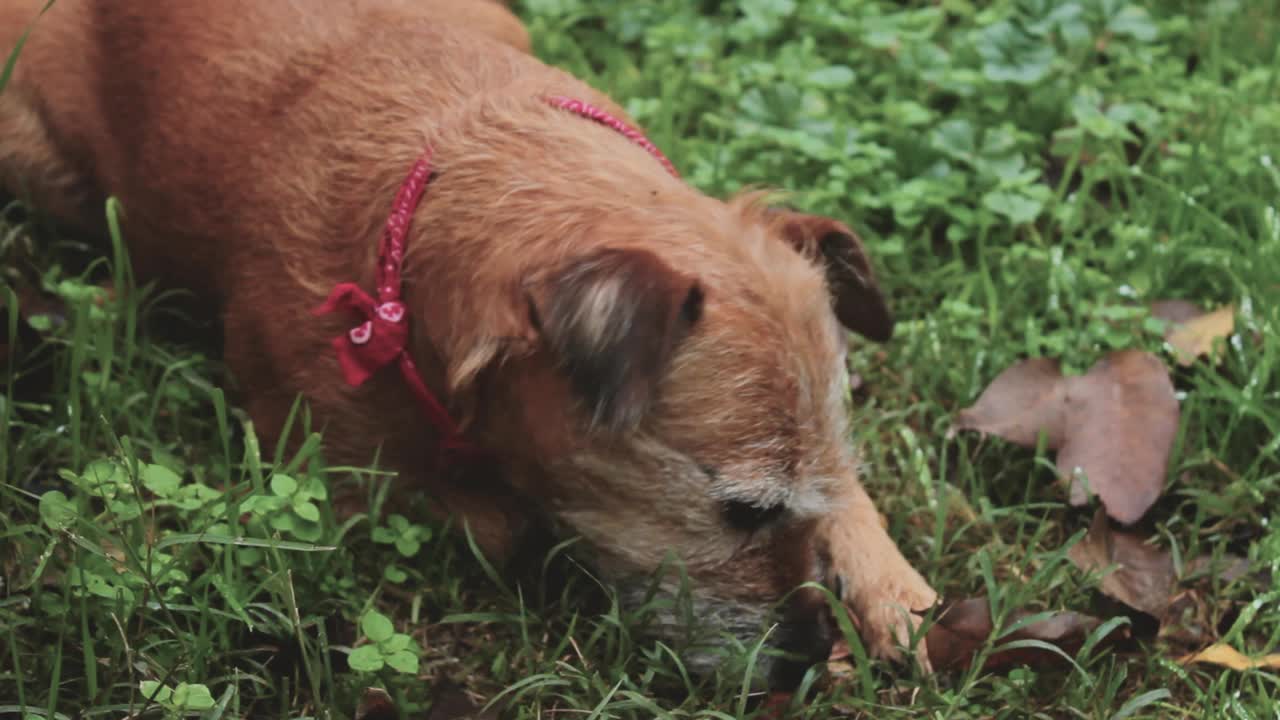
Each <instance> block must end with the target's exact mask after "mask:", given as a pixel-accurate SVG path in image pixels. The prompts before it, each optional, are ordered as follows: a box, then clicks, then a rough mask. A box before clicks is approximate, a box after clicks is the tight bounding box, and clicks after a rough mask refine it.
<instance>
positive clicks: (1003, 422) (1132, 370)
mask: <svg viewBox="0 0 1280 720" xmlns="http://www.w3.org/2000/svg"><path fill="white" fill-rule="evenodd" d="M1179 414H1180V409H1179V407H1178V400H1177V398H1176V397H1175V396H1174V392H1173V383H1172V382H1170V380H1169V373H1168V370H1167V369H1166V368H1165V367H1164V364H1163V363H1162V362H1160V359H1159V358H1157V357H1156V356H1154V355H1152V354H1151V353H1147V352H1142V351H1138V350H1122V351H1118V352H1113V353H1110V354H1108V355H1107V356H1106V357H1104V358H1103V359H1101V360H1099V361H1098V362H1097V363H1096V364H1095V365H1094V366H1093V367H1092V368H1090V369H1089V372H1088V373H1086V374H1085V375H1083V376H1076V377H1063V376H1062V373H1061V370H1060V369H1059V366H1058V363H1057V362H1056V361H1054V360H1049V359H1046V358H1035V359H1031V360H1025V361H1023V362H1020V363H1018V364H1016V365H1014V366H1012V367H1010V368H1009V369H1008V370H1005V371H1004V372H1002V373H1000V375H999V376H997V377H996V379H995V380H994V381H992V383H991V385H990V386H988V387H987V389H986V390H984V391H983V393H982V395H981V396H979V398H978V401H977V402H976V403H974V405H973V406H972V407H970V408H966V409H964V410H961V411H960V412H959V413H958V414H957V416H956V426H957V427H958V428H959V429H963V430H975V431H977V432H981V433H984V434H989V435H996V436H997V437H1001V438H1004V439H1006V440H1008V441H1010V442H1013V443H1017V444H1019V445H1023V446H1027V447H1035V445H1036V443H1037V441H1038V439H1039V436H1040V433H1042V432H1043V433H1044V434H1045V438H1046V444H1047V447H1048V448H1049V449H1051V450H1057V451H1058V455H1057V465H1058V472H1059V474H1060V475H1061V476H1063V477H1065V478H1068V479H1069V480H1070V483H1071V489H1070V495H1069V497H1070V502H1071V504H1072V505H1083V504H1085V503H1087V502H1088V500H1089V492H1088V491H1089V490H1092V491H1093V492H1094V493H1096V494H1097V495H1098V496H1099V497H1100V498H1101V500H1102V504H1103V506H1104V507H1105V508H1106V509H1107V513H1108V514H1109V515H1110V516H1111V517H1113V518H1115V519H1116V520H1119V521H1120V522H1123V523H1125V524H1132V523H1134V522H1137V521H1138V520H1139V519H1141V518H1142V515H1143V514H1144V513H1146V511H1147V509H1148V508H1150V507H1151V504H1152V503H1154V502H1155V501H1156V499H1157V498H1158V497H1159V496H1160V493H1161V492H1162V491H1163V490H1164V482H1165V474H1166V471H1167V468H1168V462H1169V451H1170V450H1171V449H1172V448H1173V439H1174V436H1175V435H1176V434H1177V430H1178V418H1179ZM1085 478H1087V479H1088V487H1087V488H1086V485H1085V483H1084V479H1085Z"/></svg>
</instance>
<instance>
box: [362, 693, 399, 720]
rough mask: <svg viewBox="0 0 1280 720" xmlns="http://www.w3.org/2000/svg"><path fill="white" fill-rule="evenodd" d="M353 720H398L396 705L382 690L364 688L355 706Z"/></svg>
mask: <svg viewBox="0 0 1280 720" xmlns="http://www.w3.org/2000/svg"><path fill="white" fill-rule="evenodd" d="M354 717H355V720H399V717H400V714H399V713H398V712H396V705H395V703H394V702H392V700H391V696H390V695H388V694H387V691H386V690H383V689H382V688H375V687H371V688H365V689H364V694H363V695H361V696H360V703H359V704H358V705H356V713H355V716H354Z"/></svg>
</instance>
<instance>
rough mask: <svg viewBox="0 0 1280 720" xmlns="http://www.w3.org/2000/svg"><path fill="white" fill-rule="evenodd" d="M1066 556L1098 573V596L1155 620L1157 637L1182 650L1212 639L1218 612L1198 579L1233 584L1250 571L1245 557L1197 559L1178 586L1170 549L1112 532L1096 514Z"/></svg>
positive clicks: (1108, 522)
mask: <svg viewBox="0 0 1280 720" xmlns="http://www.w3.org/2000/svg"><path fill="white" fill-rule="evenodd" d="M1067 554H1068V557H1069V558H1070V559H1071V562H1072V563H1073V564H1075V565H1076V567H1078V568H1080V569H1081V570H1084V571H1085V572H1100V573H1103V574H1102V576H1101V579H1100V580H1099V582H1098V590H1099V591H1101V592H1102V594H1104V595H1106V596H1107V597H1109V598H1111V599H1113V600H1116V601H1119V602H1121V603H1123V604H1124V605H1127V606H1128V607H1131V608H1133V609H1134V610H1138V611H1139V612H1143V613H1146V614H1147V615H1150V616H1151V617H1153V618H1155V619H1156V620H1157V621H1158V622H1159V631H1158V637H1159V638H1160V639H1161V640H1162V641H1164V642H1167V643H1170V644H1171V645H1174V646H1177V647H1183V648H1191V647H1203V646H1204V644H1205V643H1207V642H1209V641H1211V640H1213V639H1214V638H1215V637H1216V636H1217V618H1219V617H1220V613H1221V608H1215V607H1214V606H1213V604H1212V603H1211V601H1210V597H1209V596H1208V594H1207V593H1205V592H1204V588H1203V587H1199V586H1197V585H1198V583H1196V582H1194V581H1195V580H1201V581H1203V580H1204V578H1203V577H1197V576H1203V575H1204V574H1209V575H1210V576H1211V577H1212V578H1213V579H1215V580H1217V581H1219V582H1232V581H1234V580H1237V579H1239V578H1241V577H1243V576H1244V575H1245V574H1247V573H1248V571H1249V562H1248V561H1247V560H1245V559H1244V558H1240V557H1236V556H1230V555H1228V556H1225V557H1222V558H1214V557H1211V556H1201V557H1197V558H1193V559H1192V560H1190V561H1188V562H1187V563H1186V565H1185V566H1184V571H1185V575H1184V578H1182V579H1189V580H1191V581H1192V587H1183V586H1180V582H1179V581H1180V578H1179V577H1178V576H1177V572H1176V570H1175V568H1174V563H1173V555H1172V554H1171V553H1170V552H1169V551H1167V550H1163V549H1161V548H1159V547H1157V546H1155V545H1152V544H1150V543H1148V542H1146V541H1145V540H1144V539H1143V538H1142V537H1140V536H1138V535H1136V534H1134V533H1130V532H1125V531H1123V530H1118V529H1116V528H1113V527H1112V526H1111V522H1110V521H1109V520H1108V519H1107V516H1106V514H1105V513H1104V512H1103V511H1101V510H1099V511H1098V513H1097V514H1096V515H1095V516H1094V519H1093V524H1092V525H1091V526H1090V527H1089V532H1088V533H1086V534H1085V536H1084V538H1083V539H1082V540H1081V541H1080V542H1078V543H1076V544H1075V545H1073V546H1071V549H1070V550H1069V551H1068V553H1067ZM1219 563H1220V564H1219Z"/></svg>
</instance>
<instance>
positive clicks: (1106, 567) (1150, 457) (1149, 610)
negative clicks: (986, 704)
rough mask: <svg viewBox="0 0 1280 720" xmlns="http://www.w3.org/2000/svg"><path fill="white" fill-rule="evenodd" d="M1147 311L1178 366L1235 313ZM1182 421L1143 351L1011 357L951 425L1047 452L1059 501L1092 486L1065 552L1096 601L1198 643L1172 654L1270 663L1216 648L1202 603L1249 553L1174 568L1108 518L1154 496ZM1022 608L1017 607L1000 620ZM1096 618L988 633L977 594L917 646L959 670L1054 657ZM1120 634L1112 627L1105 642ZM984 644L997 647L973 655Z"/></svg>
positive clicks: (1275, 659)
mask: <svg viewBox="0 0 1280 720" xmlns="http://www.w3.org/2000/svg"><path fill="white" fill-rule="evenodd" d="M1150 312H1151V314H1152V316H1153V317H1155V318H1158V319H1160V320H1163V321H1165V322H1166V323H1167V325H1166V328H1165V341H1166V342H1167V343H1168V345H1169V346H1170V347H1171V348H1172V349H1173V351H1174V357H1175V360H1176V362H1178V363H1179V364H1181V365H1184V366H1185V365H1190V364H1192V363H1194V362H1195V361H1196V360H1197V359H1198V358H1201V357H1209V358H1211V359H1216V356H1215V353H1216V352H1217V351H1218V350H1219V349H1220V348H1221V344H1220V341H1221V340H1222V339H1224V338H1227V337H1229V336H1230V335H1231V334H1232V332H1234V316H1235V311H1234V307H1232V306H1229V305H1228V306H1224V307H1222V308H1220V309H1218V310H1215V311H1213V312H1207V313H1206V312H1204V311H1203V310H1201V309H1200V307H1198V306H1197V305H1195V304H1194V303H1190V302H1187V301H1182V300H1167V301H1158V302H1155V303H1152V305H1151V306H1150ZM1179 421H1180V408H1179V403H1178V399H1177V396H1176V395H1175V393H1174V387H1173V383H1172V381H1171V379H1170V375H1169V369H1168V368H1167V367H1166V366H1165V364H1164V362H1162V361H1161V360H1160V358H1159V357H1157V356H1155V355H1153V354H1152V353H1149V352H1144V351H1141V350H1120V351H1115V352H1111V353H1109V354H1107V355H1106V356H1104V357H1103V358H1102V359H1101V360H1099V361H1098V362H1097V363H1096V364H1095V365H1094V366H1093V367H1091V368H1090V369H1089V370H1088V372H1086V373H1085V374H1084V375H1080V376H1065V375H1063V374H1062V370H1061V365H1060V363H1059V362H1058V361H1057V360H1055V359H1052V358H1031V359H1027V360H1023V361H1022V362H1019V363H1016V364H1015V365H1013V366H1011V367H1009V368H1007V369H1006V370H1005V371H1003V372H1001V373H1000V374H999V375H998V376H997V377H996V378H995V379H994V380H993V381H992V382H991V384H990V385H988V386H987V388H986V389H985V390H984V391H983V392H982V394H981V395H980V396H979V397H978V399H977V401H976V402H975V403H974V404H973V405H972V406H971V407H968V408H965V409H964V410H961V411H960V412H959V413H958V414H957V416H956V421H955V425H954V430H970V431H976V432H979V433H981V434H983V435H994V436H996V437H1000V438H1002V439H1004V440H1007V441H1009V442H1012V443H1014V444H1017V445H1021V446H1024V447H1030V448H1036V447H1040V446H1041V445H1043V447H1045V448H1046V449H1048V450H1052V451H1056V453H1057V455H1056V458H1055V464H1056V467H1057V470H1058V474H1059V477H1060V478H1062V479H1065V480H1067V481H1068V482H1069V494H1068V499H1069V502H1070V503H1071V504H1072V505H1074V506H1080V505H1085V504H1087V503H1088V502H1089V499H1090V496H1091V495H1096V496H1097V497H1098V498H1099V500H1100V501H1101V507H1100V508H1099V509H1098V511H1097V512H1096V513H1095V514H1094V518H1093V522H1092V524H1091V526H1090V528H1089V530H1088V531H1087V532H1086V533H1085V536H1084V537H1083V538H1082V539H1081V540H1080V541H1079V542H1077V543H1076V544H1074V545H1072V546H1071V548H1070V549H1069V550H1068V557H1069V559H1070V561H1071V562H1072V563H1073V564H1074V565H1075V566H1076V567H1077V568H1079V569H1080V570H1081V571H1082V572H1085V573H1091V574H1093V573H1096V574H1097V575H1098V590H1099V592H1101V593H1102V594H1103V595H1104V596H1106V597H1108V598H1110V599H1111V600H1113V601H1116V602H1118V603H1120V604H1121V605H1123V606H1125V607H1127V608H1130V609H1132V610H1134V611H1137V612H1139V613H1142V614H1144V615H1147V616H1150V617H1151V618H1154V619H1155V620H1156V622H1157V628H1158V630H1157V633H1158V638H1159V639H1160V640H1161V641H1162V642H1165V643H1166V644H1169V645H1173V646H1181V647H1184V648H1190V647H1195V648H1204V649H1202V650H1200V651H1199V652H1193V653H1189V654H1186V655H1184V656H1182V657H1180V658H1178V662H1180V663H1182V664H1191V663H1211V664H1215V665H1219V666H1221V667H1228V668H1232V669H1236V670H1244V669H1252V668H1267V669H1280V655H1266V656H1262V657H1255V658H1251V657H1248V656H1246V655H1244V654H1242V653H1240V652H1239V651H1238V650H1236V649H1235V648H1232V647H1231V646H1229V645H1225V644H1222V643H1214V641H1215V640H1216V639H1217V636H1218V633H1217V622H1218V620H1219V618H1220V617H1221V615H1222V612H1221V610H1222V608H1221V607H1213V606H1211V601H1210V599H1209V595H1208V593H1207V592H1206V591H1205V590H1204V588H1203V586H1204V585H1206V584H1210V583H1213V584H1218V583H1230V582H1233V581H1235V580H1238V579H1240V578H1241V577H1243V576H1245V575H1246V574H1247V573H1248V572H1249V570H1250V568H1249V563H1248V562H1247V561H1246V560H1244V559H1243V558H1239V557H1235V556H1225V557H1221V558H1211V557H1207V556H1206V557H1197V558H1193V559H1191V560H1189V561H1186V562H1183V563H1178V562H1177V561H1176V559H1175V556H1174V554H1173V553H1172V552H1170V551H1169V550H1166V549H1163V548H1161V547H1159V546H1158V545H1156V544H1154V543H1152V542H1150V541H1149V540H1148V538H1146V537H1144V536H1143V535H1142V534H1140V533H1138V532H1135V531H1133V530H1126V529H1124V528H1121V527H1116V526H1115V524H1114V523H1113V522H1112V521H1113V520H1114V521H1116V522H1118V523H1119V524H1120V525H1123V526H1130V527H1131V526H1134V525H1136V524H1137V523H1139V522H1140V521H1141V520H1142V519H1143V518H1144V516H1145V515H1146V513H1147V511H1148V510H1149V509H1150V508H1151V506H1152V505H1153V504H1154V503H1155V501H1156V500H1157V499H1158V498H1159V497H1160V496H1161V494H1162V493H1163V491H1164V488H1165V480H1166V477H1167V474H1168V466H1169V459H1170V454H1171V452H1172V449H1173V444H1174V440H1175V438H1176V436H1177V431H1178V427H1179ZM1179 565H1181V566H1179ZM1029 616H1030V614H1029V613H1026V612H1021V611H1020V612H1018V613H1014V614H1013V617H1011V618H1010V620H1009V625H1006V626H1005V627H1006V628H1007V627H1009V626H1016V625H1017V623H1018V622H1019V621H1020V620H1022V619H1025V618H1027V617H1029ZM1102 623H1103V621H1102V620H1100V619H1099V618H1097V617H1093V616H1090V615H1084V614H1080V613H1075V612H1070V611H1064V612H1059V613H1045V614H1043V615H1041V616H1039V617H1038V618H1037V619H1036V620H1035V621H1034V622H1030V623H1028V624H1026V625H1024V626H1018V627H1017V629H1016V630H1015V631H1013V632H1008V633H1007V634H1004V635H998V633H997V629H996V628H995V627H994V625H993V623H992V618H991V608H990V604H989V602H988V600H987V598H985V597H976V598H969V599H966V600H961V601H958V602H954V603H951V604H950V605H949V606H947V607H945V608H943V609H942V610H940V611H939V613H938V614H937V615H936V621H935V622H934V624H933V625H932V626H931V627H930V628H929V630H928V632H927V634H926V638H925V642H926V643H927V648H928V654H929V660H930V662H931V664H932V665H933V666H934V667H935V668H937V669H939V670H947V669H955V668H960V667H965V666H967V665H969V664H971V663H972V662H974V661H975V659H976V658H977V657H980V656H981V657H983V669H986V670H992V669H998V668H1003V667H1009V666H1013V665H1028V666H1032V667H1041V666H1061V665H1064V664H1066V662H1067V658H1068V657H1069V656H1070V655H1072V654H1073V653H1075V652H1076V651H1078V650H1079V648H1080V647H1082V646H1083V645H1084V643H1085V642H1087V640H1088V638H1089V636H1090V634H1091V633H1093V632H1094V631H1095V630H1097V629H1098V628H1099V627H1101V626H1102ZM1000 632H1006V631H1004V630H1002V631H1000ZM1127 634H1128V629H1127V628H1121V631H1120V632H1111V633H1109V634H1108V635H1107V637H1106V638H1104V640H1105V641H1107V642H1112V641H1115V640H1118V639H1120V638H1122V637H1125V636H1127ZM997 635H998V640H996V641H992V640H991V638H992V637H993V636H997ZM1018 641H1023V642H1018ZM993 642H994V648H993V651H992V652H989V653H987V654H985V655H982V651H983V649H984V648H986V647H988V646H989V645H991V644H992V643H993ZM1010 645H1012V646H1013V647H1009V646H1010ZM1206 646H1207V647H1206ZM1001 648H1005V649H1004V650H1001ZM1055 650H1056V651H1061V653H1059V652H1056V651H1055Z"/></svg>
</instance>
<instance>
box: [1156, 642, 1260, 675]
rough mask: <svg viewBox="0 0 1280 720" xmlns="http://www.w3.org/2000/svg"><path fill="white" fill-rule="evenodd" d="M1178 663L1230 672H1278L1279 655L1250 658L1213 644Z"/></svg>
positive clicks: (1221, 645)
mask: <svg viewBox="0 0 1280 720" xmlns="http://www.w3.org/2000/svg"><path fill="white" fill-rule="evenodd" d="M1178 663H1179V664H1181V665H1191V664H1192V663H1208V664H1210V665H1219V666H1221V667H1225V668H1231V669H1232V670H1258V669H1263V670H1280V653H1272V654H1271V655H1263V656H1261V657H1252V658H1251V657H1249V656H1248V655H1245V654H1244V653H1242V652H1240V651H1239V650H1236V649H1235V648H1233V647H1231V646H1230V645H1227V644H1226V643H1214V644H1213V645H1210V646H1209V647H1207V648H1205V649H1203V650H1201V651H1200V652H1197V653H1191V654H1190V655H1184V656H1182V657H1180V658H1178Z"/></svg>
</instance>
